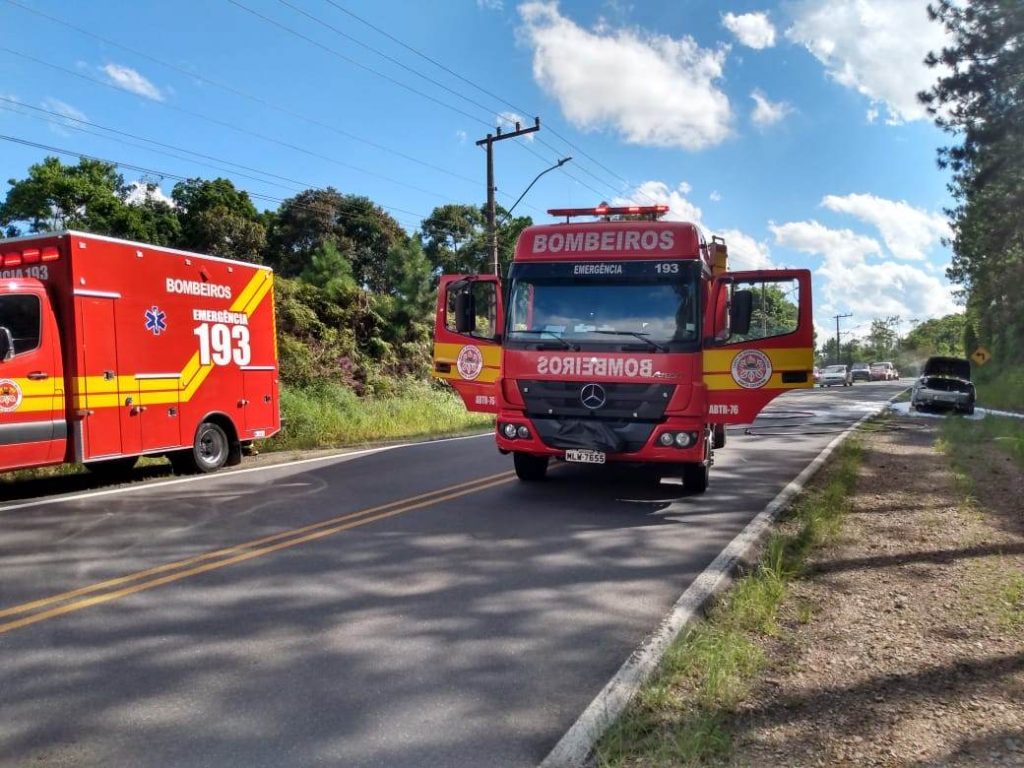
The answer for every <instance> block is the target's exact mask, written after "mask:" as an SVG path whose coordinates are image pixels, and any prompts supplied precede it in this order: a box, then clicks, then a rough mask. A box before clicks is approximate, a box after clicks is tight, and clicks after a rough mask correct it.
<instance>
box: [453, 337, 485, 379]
mask: <svg viewBox="0 0 1024 768" xmlns="http://www.w3.org/2000/svg"><path fill="white" fill-rule="evenodd" d="M455 367H456V368H457V369H458V371H459V376H461V377H462V378H464V379H467V380H468V381H473V379H475V378H476V377H477V376H479V375H480V372H481V371H482V370H483V369H484V355H483V353H482V352H481V351H480V348H479V347H474V346H472V345H470V346H466V347H463V348H462V350H461V351H460V352H459V356H458V358H456V360H455Z"/></svg>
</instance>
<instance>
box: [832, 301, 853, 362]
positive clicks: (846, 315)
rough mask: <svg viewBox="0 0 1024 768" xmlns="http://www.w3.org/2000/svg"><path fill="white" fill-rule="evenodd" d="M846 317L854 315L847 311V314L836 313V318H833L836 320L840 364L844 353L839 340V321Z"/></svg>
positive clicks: (837, 349)
mask: <svg viewBox="0 0 1024 768" xmlns="http://www.w3.org/2000/svg"><path fill="white" fill-rule="evenodd" d="M846 317H853V315H852V314H851V313H849V312H847V313H846V314H845V315H836V316H835V318H833V319H834V320H835V321H836V364H838V363H839V362H840V361H841V360H842V355H841V353H840V349H841V347H840V341H839V321H840V320H842V319H843V318H846Z"/></svg>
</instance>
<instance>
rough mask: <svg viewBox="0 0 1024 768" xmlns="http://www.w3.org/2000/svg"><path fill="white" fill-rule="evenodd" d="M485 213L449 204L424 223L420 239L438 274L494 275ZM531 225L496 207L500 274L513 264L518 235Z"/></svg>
mask: <svg viewBox="0 0 1024 768" xmlns="http://www.w3.org/2000/svg"><path fill="white" fill-rule="evenodd" d="M484 211H485V208H484V207H483V206H481V207H479V208H477V207H474V206H472V205H465V204H456V203H452V204H449V205H442V206H438V207H437V208H435V209H434V210H433V211H432V212H431V214H430V216H428V217H427V218H426V219H424V220H423V224H422V227H421V229H420V239H421V240H422V242H423V250H424V252H425V253H426V255H427V259H428V260H429V261H430V263H431V265H432V266H433V267H434V269H435V271H436V273H437V274H452V275H454V274H481V273H489V272H493V270H494V265H493V263H492V256H491V253H490V249H489V248H488V245H487V217H486V215H485V213H484ZM532 223H533V220H532V219H531V218H530V217H528V216H521V217H513V218H508V217H507V216H506V211H505V210H504V209H503V208H501V206H498V262H499V265H500V270H501V273H502V274H505V273H506V272H507V271H508V266H509V264H511V263H512V256H513V254H514V252H515V244H516V240H517V239H518V238H519V234H520V233H521V232H522V231H523V230H524V229H526V228H527V227H528V226H530V225H531V224H532Z"/></svg>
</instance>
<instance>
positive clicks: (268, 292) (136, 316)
mask: <svg viewBox="0 0 1024 768" xmlns="http://www.w3.org/2000/svg"><path fill="white" fill-rule="evenodd" d="M273 286H274V275H273V272H272V271H271V270H270V269H268V268H266V267H260V266H256V265H253V264H246V263H244V262H238V261H230V260H228V259H220V258H215V257H212V256H203V255H201V254H198V253H188V252H185V251H176V250H171V249H169V248H159V247H155V246H151V245H144V244H142V243H133V242H128V241H125V240H116V239H113V238H109V237H101V236H98V235H90V234H85V233H82V232H70V231H68V232H54V233H47V234H38V235H29V236H27V237H20V238H10V239H6V240H0V471H3V470H10V469H19V468H25V467H39V466H43V465H46V464H60V463H62V462H81V463H84V464H85V465H86V466H87V467H90V468H91V469H94V470H99V471H107V472H111V471H124V470H127V469H130V468H131V467H132V466H133V465H134V464H135V462H136V460H137V459H138V457H139V456H141V455H146V454H149V455H165V456H167V457H169V458H170V459H171V462H172V464H173V465H174V468H175V470H176V471H178V472H212V471H214V470H216V469H218V468H220V467H222V466H224V465H225V464H232V463H237V462H238V461H239V460H240V459H241V454H242V448H243V446H245V445H246V444H249V443H251V441H252V440H254V439H257V438H265V437H269V436H270V435H273V434H274V433H275V432H277V431H278V430H279V429H280V424H281V421H280V414H279V410H278V370H277V346H276V341H275V334H274V291H273Z"/></svg>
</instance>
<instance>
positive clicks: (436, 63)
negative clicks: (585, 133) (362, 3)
mask: <svg viewBox="0 0 1024 768" xmlns="http://www.w3.org/2000/svg"><path fill="white" fill-rule="evenodd" d="M324 2H326V3H327V4H328V5H330V6H332V7H334V8H336V9H337V10H339V11H341V12H342V13H344V14H346V15H347V16H350V17H351V18H353V19H355V20H356V21H358V22H359V23H360V24H363V25H364V26H367V27H369V28H370V29H372V30H373V31H374V32H377V33H378V34H380V35H383V36H384V37H386V38H387V39H388V40H391V41H392V42H394V43H396V44H398V45H400V46H401V47H403V48H405V49H406V50H407V51H409V52H410V53H413V54H415V55H416V56H419V57H420V58H421V59H423V60H424V61H427V62H429V63H431V64H433V65H434V66H435V67H437V68H439V69H441V70H442V71H444V72H447V73H448V74H449V75H451V76H452V77H454V78H456V79H458V80H461V81H462V82H463V83H465V84H466V85H469V86H471V87H472V88H475V89H476V90H478V91H479V92H480V93H483V94H485V95H487V96H489V97H491V98H492V99H495V100H497V101H499V102H501V103H502V104H504V105H505V106H506V107H508V108H509V109H512V110H514V111H516V112H519V113H522V114H523V115H529V114H534V111H533V110H527V109H523V108H522V107H519V106H516V105H515V104H513V103H512V102H510V101H508V100H507V99H505V98H503V97H502V96H499V95H498V94H496V93H493V92H492V91H490V90H488V89H487V88H484V87H483V86H481V85H479V84H477V83H475V82H474V81H472V80H470V79H469V78H467V77H465V76H463V75H461V74H459V73H458V72H456V71H455V70H453V69H451V68H450V67H448V66H446V65H445V64H443V63H442V62H440V61H438V60H437V59H435V58H433V57H432V56H429V55H427V54H426V53H423V52H422V51H420V50H419V49H418V48H415V47H413V46H411V45H409V44H408V43H406V42H405V41H403V40H401V39H399V38H398V37H396V36H395V35H393V34H391V33H390V32H388V31H387V30H386V29H382V28H381V27H378V26H377V25H375V24H373V23H372V22H370V21H367V20H366V19H364V18H363V17H362V16H360V15H358V14H356V13H354V12H352V11H350V10H349V9H348V8H345V7H344V6H342V5H341V4H339V3H337V2H335V0H324ZM547 130H548V131H549V132H550V133H551V134H552V135H554V136H555V137H556V138H558V139H560V140H561V141H564V142H565V143H566V144H568V145H569V146H570V147H572V148H573V149H574V150H576V151H577V152H579V153H580V154H581V155H583V156H584V157H586V158H587V159H588V160H591V161H592V162H593V163H594V164H596V165H597V166H598V167H599V168H601V169H602V170H604V171H605V172H606V173H608V174H609V175H610V176H612V177H613V178H615V179H618V180H619V181H620V182H622V183H623V184H625V185H626V186H627V187H628V186H630V183H629V182H628V181H627V180H626V179H624V178H623V177H622V176H620V175H619V174H617V173H616V172H615V171H613V170H612V169H611V168H609V167H608V166H606V165H604V164H603V163H602V162H601V161H600V160H598V159H597V158H596V157H594V156H592V155H590V154H589V153H587V152H585V151H584V150H583V149H581V148H580V147H578V146H577V145H576V144H574V143H573V142H571V141H569V139H567V138H565V137H564V136H562V135H561V134H560V133H558V131H556V130H554V129H553V128H551V127H550V126H548V127H547ZM558 154H564V153H561V152H559V153H558ZM645 197H649V196H647V195H645ZM649 199H650V200H651V201H652V202H657V201H656V200H654V198H649Z"/></svg>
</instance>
